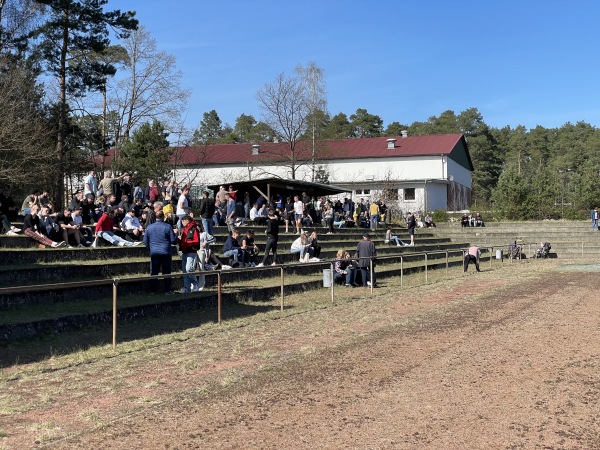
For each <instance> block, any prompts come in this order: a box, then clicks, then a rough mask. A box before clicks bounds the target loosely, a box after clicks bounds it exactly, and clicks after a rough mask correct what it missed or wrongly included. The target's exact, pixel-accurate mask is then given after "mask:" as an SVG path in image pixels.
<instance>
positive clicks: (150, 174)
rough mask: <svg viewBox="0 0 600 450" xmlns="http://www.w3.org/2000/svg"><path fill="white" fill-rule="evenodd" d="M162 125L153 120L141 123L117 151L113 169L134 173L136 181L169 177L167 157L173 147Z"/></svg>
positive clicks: (170, 154)
mask: <svg viewBox="0 0 600 450" xmlns="http://www.w3.org/2000/svg"><path fill="white" fill-rule="evenodd" d="M168 136H169V133H167V132H165V128H164V126H163V125H162V124H161V123H160V122H157V121H155V122H154V123H152V125H150V124H149V123H144V124H142V125H141V126H140V127H139V128H138V129H137V130H136V131H135V132H134V133H133V139H132V140H131V141H129V142H126V143H125V144H124V145H123V147H122V148H121V149H120V151H119V159H118V160H117V161H115V162H114V164H113V167H114V169H115V170H118V171H121V172H129V173H136V175H135V178H136V180H138V181H142V182H145V181H146V180H156V181H158V182H160V181H163V180H165V179H166V178H168V177H169V174H170V171H171V164H170V162H169V158H170V157H171V156H172V155H173V149H172V148H171V147H170V146H169V141H168V140H167V137H168Z"/></svg>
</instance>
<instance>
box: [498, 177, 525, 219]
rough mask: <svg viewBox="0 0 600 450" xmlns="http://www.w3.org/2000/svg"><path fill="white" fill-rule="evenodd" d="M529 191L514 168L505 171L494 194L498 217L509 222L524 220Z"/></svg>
mask: <svg viewBox="0 0 600 450" xmlns="http://www.w3.org/2000/svg"><path fill="white" fill-rule="evenodd" d="M527 190H528V189H527V186H526V183H525V181H524V180H523V178H522V177H521V176H520V175H519V174H518V173H517V171H516V170H515V169H514V167H509V168H508V169H507V170H505V171H504V173H502V175H500V178H499V179H498V186H497V187H496V189H495V190H494V192H493V194H492V199H493V200H494V202H495V204H496V208H497V212H498V215H499V216H500V217H501V218H503V219H508V220H518V219H522V218H523V210H522V205H523V203H524V201H525V199H526V198H527Z"/></svg>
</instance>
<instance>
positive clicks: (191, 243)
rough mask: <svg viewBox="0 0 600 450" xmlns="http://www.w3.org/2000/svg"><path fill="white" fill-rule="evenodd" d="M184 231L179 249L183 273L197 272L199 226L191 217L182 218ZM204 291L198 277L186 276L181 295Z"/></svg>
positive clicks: (180, 238)
mask: <svg viewBox="0 0 600 450" xmlns="http://www.w3.org/2000/svg"><path fill="white" fill-rule="evenodd" d="M181 225H182V227H183V230H182V231H181V234H180V236H179V239H178V241H179V249H180V250H181V271H182V272H183V273H192V272H195V271H196V265H197V263H198V254H197V253H196V252H197V251H198V250H200V231H199V230H198V224H197V223H196V222H195V221H194V219H193V218H192V217H190V216H189V215H187V214H186V215H185V216H183V217H182V218H181ZM202 289H204V286H202V287H200V286H199V283H198V277H196V276H195V275H185V276H184V277H183V287H182V288H181V290H180V291H179V293H180V294H187V293H188V292H198V291H201V290H202Z"/></svg>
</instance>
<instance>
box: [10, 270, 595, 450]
mask: <svg viewBox="0 0 600 450" xmlns="http://www.w3.org/2000/svg"><path fill="white" fill-rule="evenodd" d="M540 264H547V267H546V270H544V271H539V270H538V271H536V272H535V273H533V272H532V273H529V274H527V273H526V272H527V269H526V268H525V269H522V273H523V274H522V275H515V274H513V273H512V272H513V271H512V270H511V269H509V268H506V269H501V270H495V271H490V272H485V273H483V274H481V275H479V276H476V275H474V274H470V275H467V276H466V277H463V278H462V279H459V280H453V281H451V282H448V283H437V284H435V285H430V286H426V287H420V288H403V289H401V288H399V287H397V286H394V285H393V282H391V281H388V282H387V283H386V284H383V287H382V288H381V289H380V290H377V291H376V294H375V296H374V298H372V299H365V298H364V297H365V296H366V291H362V292H361V293H358V292H357V290H352V295H353V296H354V298H355V301H352V302H349V303H345V304H343V305H336V306H329V307H327V308H325V309H319V310H315V311H310V312H303V313H301V314H296V315H290V316H288V317H285V318H283V319H280V320H271V321H269V322H267V325H265V323H264V322H262V323H261V324H257V325H253V324H249V325H247V326H244V327H243V329H240V328H238V329H237V330H236V329H234V328H232V329H231V330H227V331H223V332H220V333H219V335H218V336H212V337H210V336H209V337H204V338H198V341H195V340H194V339H189V340H187V341H184V342H181V343H174V344H172V345H171V346H170V347H171V348H169V349H162V348H159V349H157V350H152V351H150V350H148V351H147V352H146V354H145V358H138V359H136V360H135V361H130V362H127V364H129V370H124V369H123V368H122V367H121V368H120V369H119V372H118V373H119V379H122V386H121V387H120V388H119V389H112V390H111V391H110V392H106V390H105V391H103V390H102V389H101V387H100V386H102V385H103V384H104V383H113V384H114V373H113V374H111V369H110V367H111V363H110V362H107V361H98V362H88V363H86V367H85V369H82V368H78V367H71V368H69V369H64V370H60V371H58V372H59V373H55V374H53V376H52V378H51V379H50V380H48V383H54V382H56V383H59V384H60V385H61V386H62V385H65V384H66V385H68V383H69V382H70V381H72V383H73V386H76V387H74V388H73V389H74V390H69V389H68V388H65V389H60V390H57V391H56V392H55V393H54V394H53V397H52V401H47V402H45V404H44V406H43V407H41V408H35V409H32V408H28V409H27V410H25V411H17V412H14V413H11V414H7V413H4V414H2V415H0V429H2V430H3V431H4V433H5V434H6V436H5V437H3V438H0V448H2V446H4V448H8V449H13V448H14V449H17V448H36V447H42V446H49V447H51V448H68V449H71V448H85V449H89V448H115V449H117V448H118V449H132V448H139V449H145V448H164V449H191V448H201V449H207V448H211V449H217V448H218V449H247V448H253V449H254V448H261V449H282V448H285V449H309V448H310V449H313V448H317V449H341V448H352V449H421V448H422V449H538V448H539V449H594V448H600V424H599V421H598V419H599V414H600V406H599V404H598V397H599V395H600V376H599V374H598V369H599V367H600V332H599V331H600V330H599V313H600V295H598V293H597V292H598V291H597V288H596V283H600V272H597V271H596V270H595V269H593V270H589V271H585V270H583V271H581V270H580V271H572V270H564V269H563V268H561V264H560V263H558V262H556V261H555V262H550V261H549V262H547V263H546V262H542V263H540ZM538 267H539V265H538ZM265 330H268V331H265ZM235 339H241V340H242V342H243V343H242V344H240V343H239V342H238V343H237V344H236V343H234V341H235ZM208 340H210V342H208ZM221 340H222V341H221ZM215 343H216V344H215ZM194 346H195V348H197V349H198V350H197V351H196V354H194V351H193V348H194ZM200 347H202V348H201V349H200ZM206 354H210V355H211V359H210V360H211V364H202V363H198V365H197V366H193V365H190V364H191V363H190V361H193V360H194V359H195V358H205V357H206ZM115 359H121V360H125V357H120V358H115ZM121 363H122V362H118V361H114V360H113V361H112V364H121ZM182 364H187V366H186V370H182ZM11 374H12V375H11ZM5 375H6V376H9V375H10V376H13V379H10V376H9V377H8V378H9V379H8V381H3V385H4V387H5V388H7V389H8V392H9V393H10V395H11V396H12V397H11V398H13V399H15V398H18V397H19V396H22V398H25V394H24V392H29V393H30V395H31V396H36V395H37V396H40V395H42V394H41V393H40V392H36V389H41V388H40V386H39V385H40V383H45V382H44V378H43V377H42V375H40V377H34V376H31V377H29V378H24V377H19V376H18V369H17V368H11V369H10V370H7V371H6V374H5ZM92 378H93V380H92ZM151 380H152V381H153V382H150V381H151ZM81 383H88V384H89V389H87V390H85V389H82V387H81V386H82V384H81ZM82 390H83V391H84V392H82ZM138 391H139V392H138ZM142 391H143V392H142ZM140 398H147V399H148V401H147V404H142V405H140ZM5 409H6V407H5ZM17 409H18V408H17ZM84 411H85V412H86V413H85V414H84V413H83V412H84ZM91 411H93V414H92V413H91ZM90 417H92V420H90ZM48 423H51V424H52V425H47V428H48V429H47V430H46V438H40V436H42V434H43V433H42V432H41V431H40V426H39V424H48ZM35 424H38V426H37V427H36V426H34V425H35ZM48 435H50V436H51V437H50V438H49V437H48Z"/></svg>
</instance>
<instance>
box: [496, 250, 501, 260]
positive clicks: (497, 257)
mask: <svg viewBox="0 0 600 450" xmlns="http://www.w3.org/2000/svg"><path fill="white" fill-rule="evenodd" d="M502 257H503V255H502V249H501V248H499V249H498V250H496V259H499V260H502Z"/></svg>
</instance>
